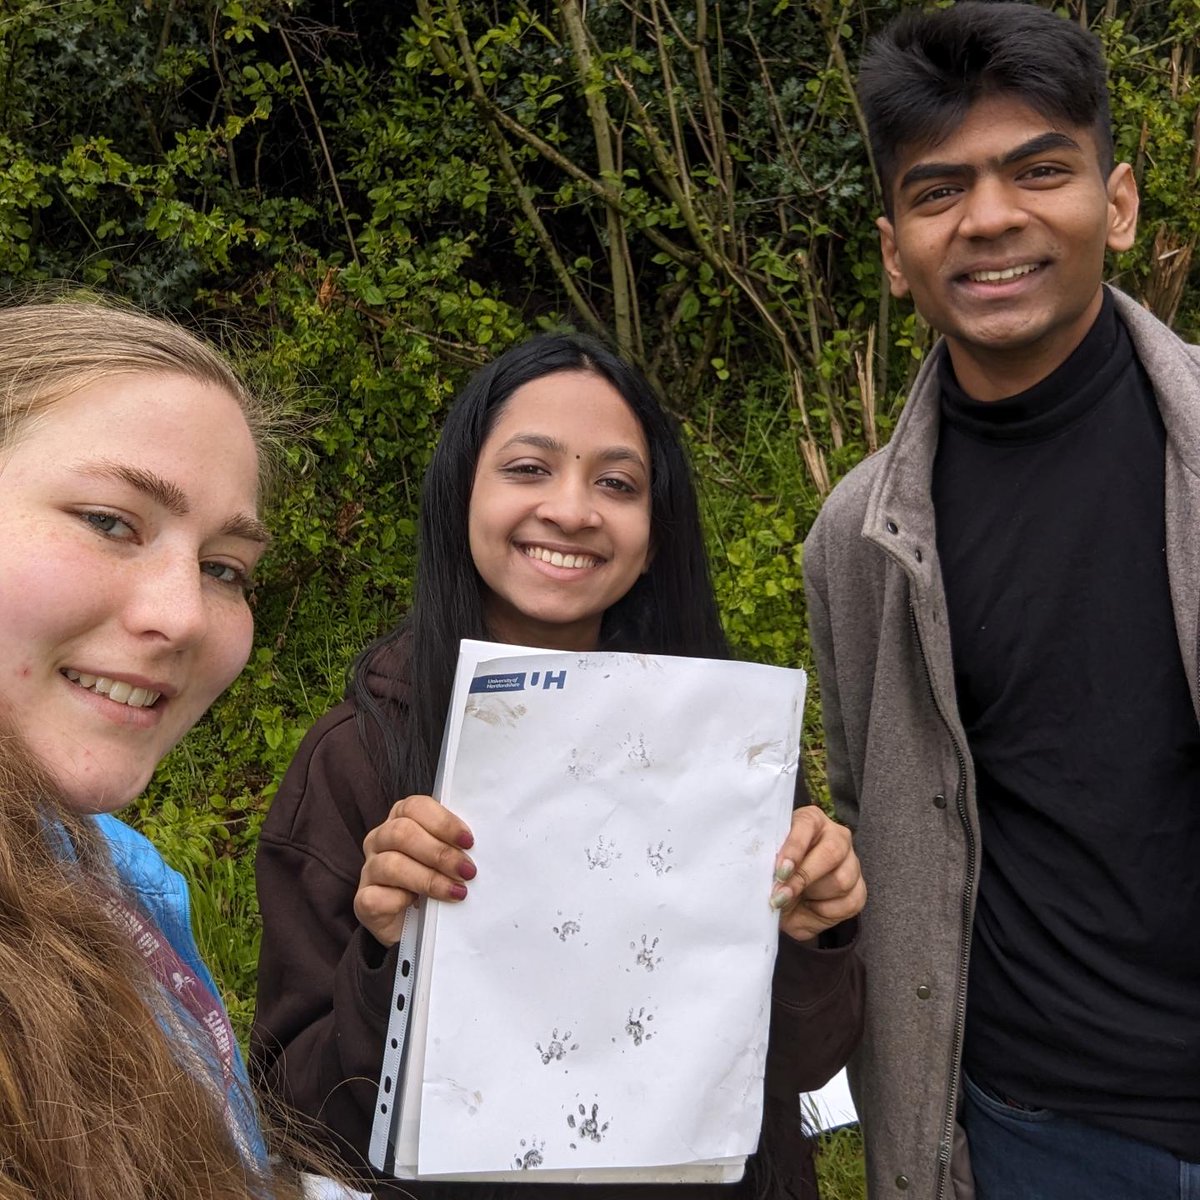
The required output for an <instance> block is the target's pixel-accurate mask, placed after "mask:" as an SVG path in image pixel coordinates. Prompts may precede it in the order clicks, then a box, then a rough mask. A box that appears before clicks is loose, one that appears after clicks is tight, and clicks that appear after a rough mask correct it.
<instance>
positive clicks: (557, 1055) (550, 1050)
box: [534, 1029, 579, 1066]
mask: <svg viewBox="0 0 1200 1200" xmlns="http://www.w3.org/2000/svg"><path fill="white" fill-rule="evenodd" d="M546 1040H547V1041H548V1042H549V1043H550V1045H549V1046H547V1047H546V1049H545V1050H543V1049H542V1043H541V1042H534V1047H535V1048H536V1049H537V1052H538V1053H539V1054H540V1055H541V1056H542V1063H543V1065H545V1066H549V1065H550V1064H551V1063H552V1062H562V1060H563V1059H564V1058H566V1056H567V1051H569V1050H578V1049H579V1043H578V1042H575V1043H573V1044H572V1045H570V1046H568V1045H567V1043H568V1042H569V1041H570V1040H571V1031H570V1030H569V1029H568V1030H567V1032H566V1033H564V1034H563V1035H562V1036H561V1037H560V1036H559V1032H558V1030H557V1029H555V1030H554V1032H553V1033H552V1034H551V1035H550V1036H549V1038H547V1039H546Z"/></svg>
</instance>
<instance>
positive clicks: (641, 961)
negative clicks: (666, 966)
mask: <svg viewBox="0 0 1200 1200" xmlns="http://www.w3.org/2000/svg"><path fill="white" fill-rule="evenodd" d="M629 948H630V950H634V951H636V952H637V957H636V958H635V959H634V960H633V961H634V965H635V966H638V967H645V968H646V970H647V971H653V970H654V968H655V967H657V966H658V965H659V963H661V962H662V956H661V955H658V954H656V953H655V951H656V950H657V949H658V938H655V939H654V941H652V942H650V941H647V940H646V934H644V933H643V934H642V945H641V949H638V944H637V942H630V943H629Z"/></svg>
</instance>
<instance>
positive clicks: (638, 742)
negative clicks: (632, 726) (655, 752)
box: [621, 733, 650, 767]
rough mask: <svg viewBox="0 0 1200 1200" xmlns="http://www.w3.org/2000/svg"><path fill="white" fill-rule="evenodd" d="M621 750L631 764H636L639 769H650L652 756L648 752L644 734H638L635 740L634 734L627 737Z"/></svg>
mask: <svg viewBox="0 0 1200 1200" xmlns="http://www.w3.org/2000/svg"><path fill="white" fill-rule="evenodd" d="M621 749H622V750H624V751H625V757H626V758H628V759H629V761H630V762H631V763H636V764H637V766H639V767H648V766H649V765H650V755H649V754H648V753H647V752H646V738H645V735H644V734H640V733H639V734H638V735H637V737H636V738H635V737H634V736H633V734H632V733H627V734H626V735H625V740H624V741H623V742H622V743H621Z"/></svg>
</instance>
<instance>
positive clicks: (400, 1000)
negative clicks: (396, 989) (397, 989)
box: [396, 996, 404, 1012]
mask: <svg viewBox="0 0 1200 1200" xmlns="http://www.w3.org/2000/svg"><path fill="white" fill-rule="evenodd" d="M396 1011H397V1012H403V1011H404V997H403V996H397V997H396Z"/></svg>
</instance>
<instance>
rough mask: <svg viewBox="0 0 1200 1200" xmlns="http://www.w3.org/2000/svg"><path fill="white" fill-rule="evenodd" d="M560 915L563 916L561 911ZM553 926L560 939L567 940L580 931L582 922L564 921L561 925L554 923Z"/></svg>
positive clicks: (561, 940)
mask: <svg viewBox="0 0 1200 1200" xmlns="http://www.w3.org/2000/svg"><path fill="white" fill-rule="evenodd" d="M558 915H559V916H560V917H561V916H562V913H561V912H560V913H559V914H558ZM552 928H553V930H554V932H555V933H557V934H558V940H559V941H560V942H565V941H566V940H567V938H569V937H574V936H575V934H577V933H578V932H579V930H580V924H579V922H578V921H564V922H563V923H562V924H561V925H554V926H552Z"/></svg>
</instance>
